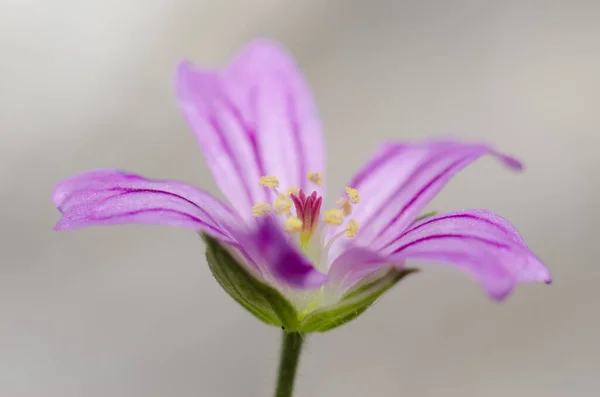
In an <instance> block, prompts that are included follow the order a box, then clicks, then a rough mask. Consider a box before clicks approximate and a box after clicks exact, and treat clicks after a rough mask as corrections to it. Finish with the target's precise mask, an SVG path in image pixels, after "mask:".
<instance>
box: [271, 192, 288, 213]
mask: <svg viewBox="0 0 600 397" xmlns="http://www.w3.org/2000/svg"><path fill="white" fill-rule="evenodd" d="M282 196H283V198H281V197H282ZM273 207H274V208H275V212H276V213H277V215H282V214H289V212H290V210H291V209H292V202H291V201H290V200H289V199H288V198H287V197H285V195H283V194H280V195H279V197H278V198H276V199H275V201H274V202H273Z"/></svg>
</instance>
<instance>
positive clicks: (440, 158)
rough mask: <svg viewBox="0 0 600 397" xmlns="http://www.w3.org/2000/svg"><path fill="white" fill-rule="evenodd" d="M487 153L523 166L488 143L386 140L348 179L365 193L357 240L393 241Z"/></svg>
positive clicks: (360, 242)
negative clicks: (469, 166)
mask: <svg viewBox="0 0 600 397" xmlns="http://www.w3.org/2000/svg"><path fill="white" fill-rule="evenodd" d="M486 154H491V155H493V156H495V157H498V158H499V159H501V160H502V161H503V162H504V163H505V164H506V165H508V166H510V167H512V168H515V169H520V168H521V164H520V163H519V162H518V161H517V160H515V159H512V158H510V157H508V156H505V155H503V154H500V153H498V152H496V151H495V150H494V149H492V148H491V147H489V146H487V145H484V144H477V143H462V142H459V141H451V140H439V141H430V142H424V143H419V144H399V143H387V144H384V145H382V146H381V147H380V149H379V150H378V151H377V153H376V154H375V156H374V157H373V158H371V160H369V161H368V162H367V163H366V164H365V166H364V167H363V168H362V169H361V170H360V171H359V172H358V173H357V174H356V176H355V177H354V178H353V179H352V181H350V183H349V184H348V186H351V187H354V188H356V189H358V191H359V192H360V194H361V197H362V200H361V202H360V204H359V205H357V206H356V208H355V211H354V213H353V214H352V217H353V218H354V219H356V220H357V221H358V223H359V225H360V232H359V234H358V236H357V237H356V239H355V240H354V241H353V242H354V243H355V244H357V245H362V246H369V247H370V248H373V249H377V248H379V247H381V246H382V245H385V244H387V243H388V242H389V241H390V240H391V239H393V238H395V237H397V236H398V235H399V234H401V233H402V232H403V231H404V230H406V228H407V227H408V226H409V225H410V224H411V223H412V222H413V220H414V219H415V218H416V217H417V216H418V215H419V214H420V213H421V211H422V210H423V209H424V207H425V206H426V205H427V203H429V201H430V200H431V199H433V198H434V197H435V195H436V194H437V193H438V192H439V191H440V190H441V189H442V188H443V187H444V186H445V185H446V183H447V182H448V181H449V180H450V179H451V178H452V177H453V176H454V175H456V174H457V173H459V172H460V171H462V170H463V169H464V168H465V167H466V166H467V165H469V164H471V163H472V162H474V161H475V160H477V159H479V158H480V157H482V156H484V155H486ZM338 251H339V247H338Z"/></svg>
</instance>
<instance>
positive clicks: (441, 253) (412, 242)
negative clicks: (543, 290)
mask: <svg viewBox="0 0 600 397" xmlns="http://www.w3.org/2000/svg"><path fill="white" fill-rule="evenodd" d="M358 249H359V248H355V249H354V250H358ZM348 252H349V253H344V254H342V255H341V256H340V258H339V259H338V260H337V261H336V263H334V264H333V265H332V269H331V271H330V274H335V277H338V278H341V277H344V278H346V279H348V280H349V282H356V281H357V280H358V279H360V278H361V277H363V276H364V275H365V274H370V273H371V272H372V271H374V270H376V269H377V268H378V267H379V266H380V265H381V264H383V263H403V262H404V261H406V260H408V259H419V260H426V261H436V262H440V263H445V264H448V265H451V266H454V267H457V268H459V269H461V270H463V271H464V272H466V273H467V274H469V275H470V276H471V277H473V278H474V279H475V280H476V281H477V282H478V283H479V284H480V285H481V287H482V288H483V289H484V290H485V291H486V292H487V293H488V295H489V296H490V297H491V298H493V299H496V300H502V299H504V298H505V297H506V296H508V294H509V293H510V292H511V291H512V289H513V287H514V286H515V285H516V284H517V283H522V282H533V281H542V282H545V283H550V282H551V276H550V272H549V270H548V269H547V268H546V266H544V264H543V263H542V262H541V261H540V260H539V259H538V258H537V257H536V256H535V254H533V253H532V252H531V251H530V250H529V248H528V247H527V246H526V245H525V242H524V241H523V238H522V237H521V236H520V235H519V233H518V232H517V230H516V229H515V228H514V226H512V225H511V224H510V223H509V222H508V221H507V220H505V219H503V218H501V217H499V216H498V215H495V214H493V213H491V212H489V211H484V210H467V211H457V212H453V213H448V214H442V215H438V216H435V217H431V218H428V219H426V220H423V221H421V222H419V223H417V224H415V225H413V226H411V227H410V229H409V230H407V231H406V232H405V233H402V234H401V235H399V236H397V237H396V238H395V239H393V240H392V241H390V242H389V243H388V244H386V245H385V246H383V248H382V250H381V251H380V252H379V253H377V255H379V257H373V255H375V254H372V257H370V258H369V260H368V261H364V263H359V262H358V261H354V262H352V261H351V260H350V259H349V258H350V257H351V256H353V255H354V256H356V253H354V254H352V249H351V250H350V251H348ZM363 255H367V254H363ZM382 258H385V260H384V259H382ZM332 272H333V273H332Z"/></svg>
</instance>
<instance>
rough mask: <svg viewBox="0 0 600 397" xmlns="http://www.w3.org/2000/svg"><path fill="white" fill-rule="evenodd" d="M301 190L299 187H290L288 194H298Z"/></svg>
mask: <svg viewBox="0 0 600 397" xmlns="http://www.w3.org/2000/svg"><path fill="white" fill-rule="evenodd" d="M298 192H300V188H297V187H288V190H287V195H288V196H291V195H292V194H298Z"/></svg>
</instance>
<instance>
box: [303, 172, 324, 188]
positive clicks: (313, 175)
mask: <svg viewBox="0 0 600 397" xmlns="http://www.w3.org/2000/svg"><path fill="white" fill-rule="evenodd" d="M306 179H308V180H309V181H311V182H312V183H314V184H316V185H319V186H321V185H322V184H323V174H321V173H320V172H309V173H308V174H307V175H306Z"/></svg>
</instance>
